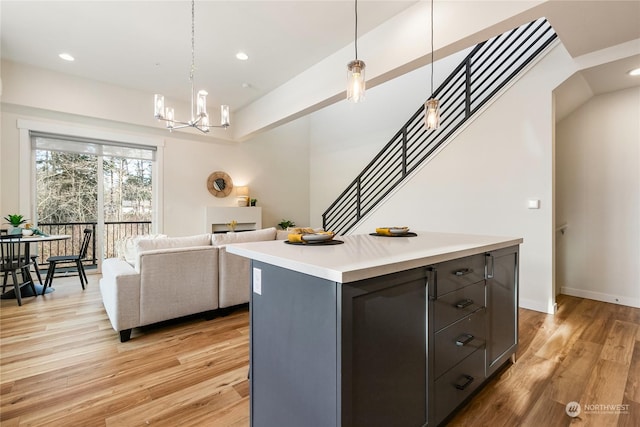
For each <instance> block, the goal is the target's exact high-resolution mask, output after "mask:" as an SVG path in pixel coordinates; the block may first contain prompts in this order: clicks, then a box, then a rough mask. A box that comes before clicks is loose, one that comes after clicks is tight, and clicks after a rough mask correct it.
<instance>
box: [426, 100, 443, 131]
mask: <svg viewBox="0 0 640 427" xmlns="http://www.w3.org/2000/svg"><path fill="white" fill-rule="evenodd" d="M424 121H425V125H426V127H427V129H438V128H439V127H440V107H439V102H438V100H437V99H430V100H428V101H427V102H425V104H424Z"/></svg>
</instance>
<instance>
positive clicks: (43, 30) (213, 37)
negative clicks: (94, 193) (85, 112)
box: [1, 0, 415, 110]
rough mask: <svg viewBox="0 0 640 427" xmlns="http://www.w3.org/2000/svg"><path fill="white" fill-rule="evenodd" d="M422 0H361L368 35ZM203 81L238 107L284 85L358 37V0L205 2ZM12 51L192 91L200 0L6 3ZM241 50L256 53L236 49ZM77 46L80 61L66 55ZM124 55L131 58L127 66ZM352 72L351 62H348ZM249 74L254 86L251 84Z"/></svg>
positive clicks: (5, 54)
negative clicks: (240, 53)
mask: <svg viewBox="0 0 640 427" xmlns="http://www.w3.org/2000/svg"><path fill="white" fill-rule="evenodd" d="M413 3H415V1H362V0H361V1H360V3H359V6H358V10H359V13H358V14H359V22H358V27H359V29H358V32H359V33H360V34H364V33H365V32H367V31H369V30H371V29H372V28H374V27H376V26H378V25H379V24H380V23H382V22H384V21H385V20H387V19H389V18H390V17H392V16H394V15H395V14H397V13H399V12H401V11H402V10H404V9H405V8H407V7H409V6H411V5H412V4H413ZM195 16H196V25H195V34H196V41H195V59H196V67H197V70H196V74H195V80H196V90H197V89H198V88H206V90H207V91H208V92H209V94H210V95H211V101H210V103H211V104H212V105H213V104H217V103H224V104H229V105H230V106H231V108H232V110H237V109H240V108H241V107H243V106H245V105H246V104H248V103H250V102H252V101H253V100H255V99H257V98H259V97H260V96H262V95H264V94H265V93H267V92H269V91H271V90H273V89H275V88H276V87H278V86H280V85H281V84H283V83H284V82H286V81H287V80H289V79H291V78H292V77H294V76H295V75H297V74H299V73H300V72H302V71H304V70H305V69H307V68H309V67H311V66H312V65H313V64H315V63H317V62H319V61H320V60H321V59H323V58H325V57H326V56H328V55H330V54H331V53H333V52H335V51H337V50H339V49H342V48H344V47H345V46H347V45H348V44H349V43H350V42H352V41H353V37H354V3H353V2H352V1H328V0H324V1H264V0H263V1H242V0H235V1H211V0H209V1H202V0H199V1H196V3H195ZM1 20H2V21H1V31H2V33H1V34H2V44H1V49H2V51H1V52H2V58H3V59H9V60H11V61H14V62H19V63H26V64H30V65H35V66H38V67H42V68H46V69H51V70H55V71H60V72H64V73H69V74H73V75H76V76H80V77H87V78H91V79H95V80H99V81H103V82H109V83H114V84H116V85H119V86H123V87H128V88H135V89H141V90H144V91H147V92H151V93H162V94H164V95H165V97H167V98H168V99H170V98H172V97H174V98H175V97H179V98H181V99H182V98H185V99H186V98H188V96H189V71H190V67H191V3H190V1H188V0H180V1H114V0H111V1H23V0H21V1H7V0H2V2H1ZM238 51H244V52H246V53H247V54H248V55H249V60H247V61H244V62H242V61H239V60H237V59H236V58H235V54H236V53H237V52H238ZM60 52H68V53H70V54H72V55H73V56H74V57H75V58H76V60H75V61H74V62H72V63H70V62H65V61H63V60H61V59H60V58H58V54H59V53H60ZM122 64H126V65H125V66H124V67H123V65H122ZM345 75H346V64H345ZM244 83H246V84H248V85H249V87H246V88H245V87H243V84H244Z"/></svg>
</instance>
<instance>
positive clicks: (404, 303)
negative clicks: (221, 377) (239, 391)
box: [250, 246, 518, 427]
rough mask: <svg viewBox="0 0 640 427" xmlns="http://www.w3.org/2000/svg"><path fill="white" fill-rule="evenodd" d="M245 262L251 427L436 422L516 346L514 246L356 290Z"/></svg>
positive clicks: (370, 281)
mask: <svg viewBox="0 0 640 427" xmlns="http://www.w3.org/2000/svg"><path fill="white" fill-rule="evenodd" d="M252 266H253V268H254V269H257V270H259V275H260V282H261V283H260V285H261V286H259V293H256V292H253V293H252V295H251V310H250V311H251V385H250V387H251V389H250V392H251V423H252V425H253V426H278V427H286V426H300V425H305V426H390V425H393V426H424V425H438V424H440V423H441V422H443V421H444V420H445V419H446V418H447V417H448V416H449V415H450V414H451V413H452V411H454V410H455V409H456V408H457V407H458V406H460V405H461V404H462V403H463V402H464V401H465V400H466V399H467V398H469V396H471V395H472V394H473V392H474V391H475V390H476V389H477V388H479V387H480V386H481V385H482V384H483V382H484V381H485V380H486V379H487V377H488V376H489V375H491V374H492V373H493V372H495V370H496V369H497V368H498V367H499V366H500V365H502V364H503V363H504V362H505V361H506V360H507V359H508V358H509V357H510V356H511V355H512V354H514V352H515V350H516V348H517V334H518V331H517V313H518V311H517V310H518V304H517V303H518V293H517V283H518V282H517V279H518V247H517V246H515V247H512V248H507V249H501V250H497V251H492V252H489V253H480V254H477V255H473V256H470V257H464V258H459V259H455V260H452V261H447V262H443V263H439V264H434V265H429V266H424V267H420V268H415V269H412V270H407V271H401V272H398V273H393V274H388V275H384V276H380V277H375V278H371V279H367V280H362V281H357V282H352V283H338V282H333V281H329V280H325V279H320V278H317V277H313V276H310V275H306V274H303V273H299V272H294V271H291V270H288V269H285V268H281V267H276V266H273V265H270V264H266V263H262V262H258V261H252ZM254 274H255V273H254ZM254 279H255V277H254Z"/></svg>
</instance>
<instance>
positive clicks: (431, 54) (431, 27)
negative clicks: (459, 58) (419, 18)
mask: <svg viewBox="0 0 640 427" xmlns="http://www.w3.org/2000/svg"><path fill="white" fill-rule="evenodd" d="M431 97H433V0H431Z"/></svg>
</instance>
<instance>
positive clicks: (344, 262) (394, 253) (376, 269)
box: [227, 231, 522, 283]
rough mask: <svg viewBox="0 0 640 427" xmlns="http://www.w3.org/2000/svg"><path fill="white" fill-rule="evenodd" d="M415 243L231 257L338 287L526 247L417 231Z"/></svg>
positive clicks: (247, 249)
mask: <svg viewBox="0 0 640 427" xmlns="http://www.w3.org/2000/svg"><path fill="white" fill-rule="evenodd" d="M416 233H417V234H418V235H417V236H416V237H382V236H371V235H369V234H356V235H351V236H336V238H335V239H336V240H343V241H344V244H341V245H317V244H306V245H289V244H286V243H285V241H284V240H272V241H267V242H253V243H235V244H230V245H228V246H227V251H228V252H230V253H233V254H236V255H240V256H243V257H246V258H251V259H254V260H257V261H262V262H265V263H267V264H272V265H275V266H278V267H283V268H286V269H289V270H293V271H297V272H300V273H304V274H309V275H311V276H316V277H319V278H322V279H327V280H331V281H334V282H341V283H349V282H355V281H358V280H363V279H368V278H371V277H377V276H382V275H384V274H389V273H396V272H398V271H404V270H409V269H411V268H416V267H421V266H426V265H429V264H435V263H438V262H443V261H448V260H451V259H455V258H461V257H465V256H469V255H475V254H478V253H483V252H486V251H491V250H496V249H501V248H506V247H509V246H514V245H518V244H520V243H522V238H517V237H501V236H478V235H473V234H452V233H435V232H426V231H416Z"/></svg>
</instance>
